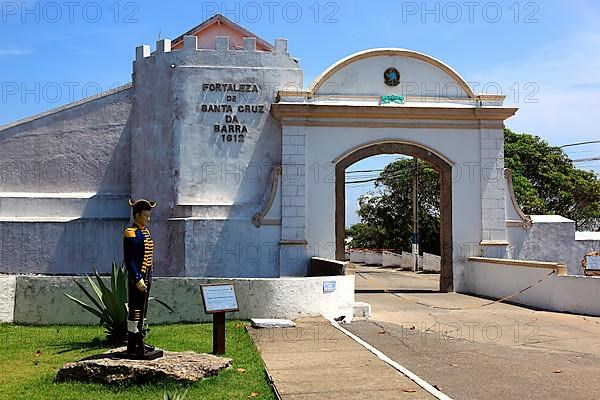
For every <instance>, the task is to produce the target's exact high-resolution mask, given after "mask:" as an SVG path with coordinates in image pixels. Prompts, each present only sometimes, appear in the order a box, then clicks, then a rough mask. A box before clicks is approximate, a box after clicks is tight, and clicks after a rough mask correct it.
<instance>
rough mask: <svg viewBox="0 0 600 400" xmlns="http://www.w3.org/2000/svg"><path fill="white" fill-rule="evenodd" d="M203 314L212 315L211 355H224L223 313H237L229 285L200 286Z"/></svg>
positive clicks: (235, 301) (232, 290)
mask: <svg viewBox="0 0 600 400" xmlns="http://www.w3.org/2000/svg"><path fill="white" fill-rule="evenodd" d="M200 287H201V289H202V302H203V304H204V312H205V313H206V314H212V315H213V354H225V313H226V312H230V311H239V310H240V309H239V307H238V303H237V298H236V297H235V289H234V288H233V284H230V283H213V284H206V285H200Z"/></svg>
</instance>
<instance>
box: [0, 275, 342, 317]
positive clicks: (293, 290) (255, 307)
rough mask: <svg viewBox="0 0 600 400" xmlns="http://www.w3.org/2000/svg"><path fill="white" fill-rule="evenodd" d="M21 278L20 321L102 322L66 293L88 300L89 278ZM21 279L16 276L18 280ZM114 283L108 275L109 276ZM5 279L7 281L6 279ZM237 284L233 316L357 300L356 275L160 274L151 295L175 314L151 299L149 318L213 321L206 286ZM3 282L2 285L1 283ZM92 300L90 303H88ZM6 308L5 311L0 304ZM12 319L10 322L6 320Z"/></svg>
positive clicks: (296, 313) (335, 309) (332, 312)
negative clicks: (328, 288)
mask: <svg viewBox="0 0 600 400" xmlns="http://www.w3.org/2000/svg"><path fill="white" fill-rule="evenodd" d="M11 278H12V279H13V280H14V281H16V293H15V297H14V299H15V301H14V303H13V304H14V305H15V307H14V322H15V323H23V324H36V325H46V324H89V325H92V324H97V323H98V318H97V317H94V316H93V315H92V314H90V313H88V312H86V311H84V310H83V309H82V308H81V307H79V306H78V305H77V304H75V303H74V302H73V301H71V300H69V299H68V298H67V297H66V296H65V295H64V293H69V294H71V295H73V296H75V297H77V298H79V299H82V300H87V298H86V297H85V295H84V294H83V293H82V292H81V290H80V289H79V288H78V287H77V286H76V285H75V283H74V280H77V281H78V282H80V283H82V284H83V285H84V287H86V288H87V287H89V284H88V282H87V279H86V278H84V277H70V276H28V275H22V276H16V277H15V276H13V277H11ZM15 278H16V279H15ZM107 281H108V278H107ZM325 281H335V291H334V292H331V293H324V291H323V282H325ZM0 282H1V280H0ZM204 283H233V285H234V287H235V291H236V295H237V299H238V305H239V308H240V311H239V312H234V313H227V318H231V319H250V318H286V319H296V318H299V317H305V316H315V315H321V314H322V315H324V316H326V317H329V318H331V317H338V316H339V315H340V308H342V309H344V310H347V308H348V305H350V304H351V303H353V302H354V275H339V276H321V277H308V278H273V279H269V278H264V279H262V278H231V279H227V278H178V277H174V278H160V277H158V278H154V279H153V281H152V288H151V295H152V296H153V297H157V298H158V299H160V300H163V301H165V302H166V303H167V304H169V305H170V306H171V307H172V308H173V309H174V310H175V313H170V312H169V311H167V310H166V309H165V308H164V307H162V306H160V305H158V304H157V303H156V302H150V304H149V308H148V322H149V323H150V324H160V323H166V322H207V321H211V320H212V316H210V315H206V314H204V308H203V305H202V296H201V293H200V285H201V284H204ZM0 284H1V283H0ZM86 302H88V303H89V301H86ZM0 307H1V308H0V309H2V310H3V309H4V308H3V306H0ZM6 322H9V321H6Z"/></svg>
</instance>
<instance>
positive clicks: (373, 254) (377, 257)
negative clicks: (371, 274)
mask: <svg viewBox="0 0 600 400" xmlns="http://www.w3.org/2000/svg"><path fill="white" fill-rule="evenodd" d="M365 264H367V265H383V253H382V252H381V251H373V250H366V251H365Z"/></svg>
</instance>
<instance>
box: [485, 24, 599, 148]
mask: <svg viewBox="0 0 600 400" xmlns="http://www.w3.org/2000/svg"><path fill="white" fill-rule="evenodd" d="M599 50H600V34H599V33H596V32H585V33H584V32H580V33H577V34H572V35H569V36H567V37H565V38H563V39H561V40H559V41H555V42H552V43H549V44H547V45H545V46H543V47H542V48H539V49H535V50H533V51H532V52H531V54H530V55H529V56H528V57H526V58H520V59H514V60H510V62H509V63H506V64H504V65H501V66H498V67H497V68H492V69H490V70H486V71H485V72H481V73H479V74H477V76H476V80H478V81H479V82H497V83H498V84H499V85H500V87H501V88H502V91H503V93H504V94H506V95H507V99H506V102H505V105H508V106H516V107H518V108H519V112H518V113H517V115H516V116H515V117H513V118H511V119H509V120H508V121H507V125H508V126H509V127H510V128H512V129H514V130H516V131H518V132H528V133H532V134H536V135H539V136H541V137H543V138H544V139H546V140H548V141H549V142H550V143H551V144H553V145H560V144H566V143H572V142H576V141H585V140H594V139H598V138H599V137H600V132H599V129H598V127H597V115H598V111H599V110H600V51H599ZM507 57H510V54H508V55H507ZM515 83H516V84H517V86H515ZM528 83H533V85H530V86H526V85H527V84H528ZM517 87H518V88H519V92H518V94H519V96H518V97H517V95H516V94H517V90H516V88H517ZM536 88H537V92H536V93H535V94H533V93H534V91H535V90H536ZM527 95H530V99H529V100H537V103H534V102H530V101H527V100H526V99H525V96H527Z"/></svg>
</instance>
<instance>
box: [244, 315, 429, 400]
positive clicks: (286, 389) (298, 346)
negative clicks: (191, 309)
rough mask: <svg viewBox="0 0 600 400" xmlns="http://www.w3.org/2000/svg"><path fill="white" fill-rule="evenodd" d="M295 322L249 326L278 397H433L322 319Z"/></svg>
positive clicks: (289, 398)
mask: <svg viewBox="0 0 600 400" xmlns="http://www.w3.org/2000/svg"><path fill="white" fill-rule="evenodd" d="M296 324H297V326H296V327H295V328H285V329H283V328H280V329H253V328H251V327H249V328H248V331H249V332H250V335H251V336H252V338H253V340H254V343H256V346H257V347H258V349H259V351H260V353H261V355H262V358H263V360H264V362H265V365H266V368H267V371H268V373H269V374H270V376H271V379H272V380H273V382H274V384H275V386H276V388H277V391H278V393H279V395H280V397H281V398H282V399H284V400H294V399H344V400H350V399H352V400H353V399H369V400H373V399H435V397H433V396H432V395H430V394H429V393H428V392H426V391H425V390H423V389H422V388H421V387H420V386H418V385H417V384H415V383H414V382H413V381H411V380H410V379H408V378H407V377H405V376H404V375H402V374H401V373H400V372H398V371H397V370H395V369H394V368H392V367H391V366H389V365H388V364H386V363H385V362H383V361H382V360H380V359H379V358H378V357H377V356H375V355H374V354H373V353H371V352H370V351H369V350H367V349H366V348H365V347H363V346H361V345H360V344H358V343H357V342H356V341H354V340H353V339H351V338H350V337H348V336H347V335H345V334H344V333H342V332H341V331H339V330H338V329H336V328H335V327H334V326H332V325H331V323H330V322H329V321H327V320H326V319H324V318H322V317H316V318H307V319H301V320H297V321H296Z"/></svg>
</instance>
